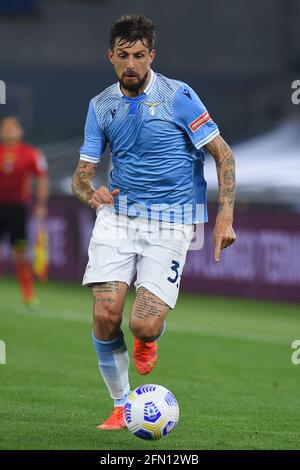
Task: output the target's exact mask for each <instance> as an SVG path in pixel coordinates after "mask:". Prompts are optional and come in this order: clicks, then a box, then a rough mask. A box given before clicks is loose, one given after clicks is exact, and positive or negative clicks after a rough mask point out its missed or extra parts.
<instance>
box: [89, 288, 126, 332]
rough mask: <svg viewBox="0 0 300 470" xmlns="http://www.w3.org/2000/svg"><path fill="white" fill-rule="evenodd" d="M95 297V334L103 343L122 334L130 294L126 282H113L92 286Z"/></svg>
mask: <svg viewBox="0 0 300 470" xmlns="http://www.w3.org/2000/svg"><path fill="white" fill-rule="evenodd" d="M92 291H93V296H94V334H95V336H96V337H97V338H98V339H100V340H103V341H108V340H110V339H113V338H115V337H116V336H117V335H118V334H119V332H120V326H121V322H122V312H123V307H124V303H125V299H126V295H127V292H128V285H127V284H126V283H125V282H120V281H111V282H104V283H100V284H94V285H93V286H92Z"/></svg>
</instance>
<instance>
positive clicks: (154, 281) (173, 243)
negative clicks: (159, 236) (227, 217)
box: [135, 229, 192, 308]
mask: <svg viewBox="0 0 300 470" xmlns="http://www.w3.org/2000/svg"><path fill="white" fill-rule="evenodd" d="M188 235H189V236H188V237H183V238H182V239H178V240H174V239H170V240H165V239H164V240H153V241H150V242H149V243H147V244H146V248H145V249H144V250H143V253H142V256H141V257H140V259H139V261H138V263H137V279H136V282H135V286H136V288H137V289H139V288H140V287H144V288H146V289H148V290H149V291H150V292H152V293H153V294H154V295H156V296H157V297H158V298H159V299H160V300H161V301H163V302H164V303H166V304H167V305H168V306H169V307H170V308H174V307H175V304H176V301H177V297H178V293H179V287H180V281H181V276H182V271H183V267H184V263H185V259H186V254H187V250H188V247H189V244H190V239H191V238H192V229H191V231H190V233H189V234H188Z"/></svg>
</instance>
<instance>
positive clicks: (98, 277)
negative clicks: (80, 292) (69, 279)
mask: <svg viewBox="0 0 300 470" xmlns="http://www.w3.org/2000/svg"><path fill="white" fill-rule="evenodd" d="M125 235H126V231H125V227H123V226H122V225H121V222H120V221H119V220H118V218H117V217H116V216H115V215H114V214H111V213H109V212H108V211H107V210H104V211H100V212H99V213H98V215H97V219H96V223H95V227H94V230H93V235H92V237H91V240H90V245H89V251H88V256H89V260H88V263H87V267H86V270H85V274H84V277H83V285H91V284H96V283H97V284H99V283H105V282H111V281H120V282H123V283H126V284H127V285H128V286H130V284H131V282H132V279H133V277H134V275H135V272H136V258H137V256H136V251H135V247H134V243H133V241H132V240H130V239H128V238H126V236H125Z"/></svg>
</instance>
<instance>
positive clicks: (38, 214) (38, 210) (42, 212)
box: [33, 204, 48, 222]
mask: <svg viewBox="0 0 300 470" xmlns="http://www.w3.org/2000/svg"><path fill="white" fill-rule="evenodd" d="M33 214H34V217H35V218H36V219H37V220H38V221H39V222H41V221H43V220H45V218H46V217H47V214H48V210H47V206H46V205H45V204H36V206H35V207H34V209H33Z"/></svg>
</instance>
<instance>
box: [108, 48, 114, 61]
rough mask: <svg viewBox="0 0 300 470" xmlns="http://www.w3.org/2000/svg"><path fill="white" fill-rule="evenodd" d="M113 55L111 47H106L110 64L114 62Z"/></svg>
mask: <svg viewBox="0 0 300 470" xmlns="http://www.w3.org/2000/svg"><path fill="white" fill-rule="evenodd" d="M113 55H114V52H113V51H112V49H108V59H109V60H110V61H111V63H112V64H113V63H114V60H113Z"/></svg>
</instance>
